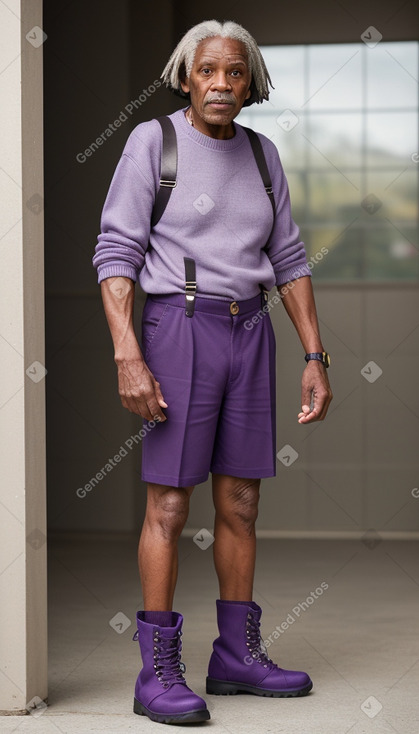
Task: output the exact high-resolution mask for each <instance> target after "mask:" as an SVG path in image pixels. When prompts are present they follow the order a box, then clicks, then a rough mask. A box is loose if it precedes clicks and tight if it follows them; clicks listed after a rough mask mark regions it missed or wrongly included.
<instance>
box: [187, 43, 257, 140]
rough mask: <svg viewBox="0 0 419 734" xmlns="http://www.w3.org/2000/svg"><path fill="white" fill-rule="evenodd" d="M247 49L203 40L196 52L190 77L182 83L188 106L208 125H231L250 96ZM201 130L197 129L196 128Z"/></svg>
mask: <svg viewBox="0 0 419 734" xmlns="http://www.w3.org/2000/svg"><path fill="white" fill-rule="evenodd" d="M251 81H252V76H251V73H250V71H249V66H248V60H247V52H246V47H245V45H244V44H243V43H242V42H241V41H236V40H233V39H232V38H221V37H220V36H215V37H214V38H206V39H205V40H204V41H201V42H200V43H199V44H198V46H197V49H196V53H195V58H194V62H193V65H192V69H191V73H190V76H189V77H187V78H186V79H185V80H184V81H183V82H182V83H181V86H182V89H183V91H184V92H189V93H190V95H191V106H192V111H193V113H194V123H195V124H196V122H198V121H197V120H196V114H198V115H199V117H200V118H202V120H203V121H204V123H206V124H207V125H216V126H220V125H227V126H228V125H231V122H232V120H234V118H235V117H236V116H237V115H238V114H239V112H240V110H241V108H242V107H243V103H244V101H245V100H246V99H248V98H249V97H250V95H251V92H250V84H251ZM196 127H200V125H196Z"/></svg>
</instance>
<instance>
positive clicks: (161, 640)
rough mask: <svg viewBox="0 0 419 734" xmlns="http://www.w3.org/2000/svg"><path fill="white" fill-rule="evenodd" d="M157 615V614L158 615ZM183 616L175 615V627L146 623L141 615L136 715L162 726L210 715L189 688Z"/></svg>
mask: <svg viewBox="0 0 419 734" xmlns="http://www.w3.org/2000/svg"><path fill="white" fill-rule="evenodd" d="M154 614H156V613H154ZM182 622H183V617H182V615H181V614H178V613H177V612H172V626H167V627H161V626H160V625H158V624H150V623H148V622H146V621H145V612H137V632H136V633H135V635H134V637H133V638H132V639H133V640H138V641H139V644H140V650H141V657H142V661H143V667H142V669H141V671H140V673H139V675H138V678H137V682H136V684H135V694H134V713H136V714H142V715H145V716H148V717H149V718H150V719H152V721H158V722H159V723H161V724H178V723H180V724H183V723H187V722H198V721H206V720H207V719H209V718H210V713H209V711H208V709H207V705H206V703H205V701H204V699H203V698H201V697H200V696H197V695H196V694H195V693H194V692H193V691H191V689H190V688H188V686H187V685H186V680H185V678H184V677H183V675H182V673H184V672H185V671H186V668H185V665H184V664H183V663H181V661H180V652H181V649H182V641H181V639H180V638H181V635H182Z"/></svg>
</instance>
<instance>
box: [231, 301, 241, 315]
mask: <svg viewBox="0 0 419 734" xmlns="http://www.w3.org/2000/svg"><path fill="white" fill-rule="evenodd" d="M239 311H240V309H239V304H238V303H236V301H233V302H232V303H230V313H232V314H233V316H235V315H236V314H237V313H239Z"/></svg>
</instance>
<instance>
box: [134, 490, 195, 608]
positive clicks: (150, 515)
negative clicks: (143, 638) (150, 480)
mask: <svg viewBox="0 0 419 734" xmlns="http://www.w3.org/2000/svg"><path fill="white" fill-rule="evenodd" d="M192 491H193V487H167V486H164V485H162V484H148V485H147V508H146V515H145V518H144V523H143V528H142V531H141V536H140V542H139V545H138V568H139V571H140V578H141V586H142V590H143V603H144V606H143V608H144V610H149V611H157V610H158V611H170V610H171V609H172V605H173V597H174V594H175V587H176V582H177V574H178V545H177V544H178V538H179V536H180V534H181V532H182V529H183V527H184V525H185V522H186V520H187V517H188V514H189V498H190V496H191V494H192Z"/></svg>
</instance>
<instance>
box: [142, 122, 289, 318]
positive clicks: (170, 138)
mask: <svg viewBox="0 0 419 734" xmlns="http://www.w3.org/2000/svg"><path fill="white" fill-rule="evenodd" d="M157 120H158V122H159V123H160V126H161V129H162V134H163V145H162V155H161V164H160V186H159V188H158V191H157V194H156V200H155V202H154V207H153V211H152V215H151V226H152V227H154V226H155V225H156V224H157V222H159V221H160V219H161V217H162V215H163V212H164V210H165V209H166V206H167V204H168V202H169V199H170V195H171V193H172V189H174V187H175V186H176V174H177V158H178V156H177V140H176V131H175V128H174V126H173V123H172V121H171V120H170V119H169V117H167V116H166V115H163V116H162V117H157ZM243 130H244V131H245V132H246V133H247V136H248V138H249V141H250V145H251V146H252V151H253V155H254V157H255V160H256V163H257V167H258V169H259V173H260V175H261V178H262V181H263V185H264V187H265V191H266V193H267V195H268V196H269V201H270V202H271V204H272V211H273V216H274V220H275V199H274V195H273V191H272V181H271V177H270V175H269V170H268V166H267V163H266V158H265V154H264V152H263V148H262V144H261V142H260V139H259V136H258V135H257V133H255V132H254V130H251V129H250V128H249V127H244V126H243ZM183 259H184V262H185V293H186V309H185V313H186V315H187V316H189V317H192V316H193V314H194V308H195V293H196V272H195V260H193V259H192V258H190V257H184V258H183ZM261 288H262V286H261ZM264 294H265V300H266V291H264Z"/></svg>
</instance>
